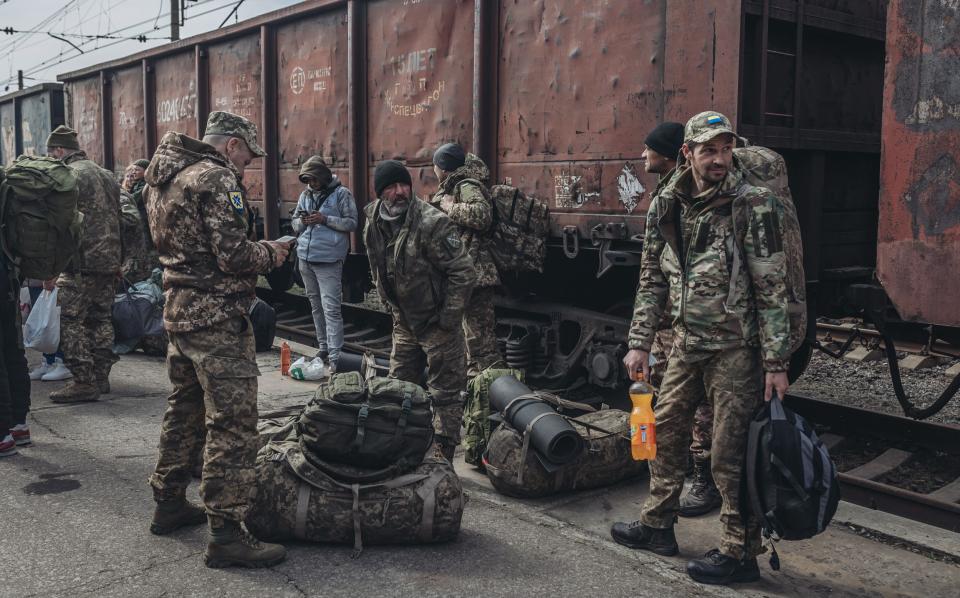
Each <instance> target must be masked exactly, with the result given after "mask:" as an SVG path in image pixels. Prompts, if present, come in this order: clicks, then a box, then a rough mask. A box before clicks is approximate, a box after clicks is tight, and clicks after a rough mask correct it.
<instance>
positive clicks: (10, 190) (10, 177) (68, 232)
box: [0, 156, 83, 280]
mask: <svg viewBox="0 0 960 598" xmlns="http://www.w3.org/2000/svg"><path fill="white" fill-rule="evenodd" d="M82 222H83V215H82V214H81V213H80V212H79V211H77V176H76V174H74V172H73V169H71V168H70V167H69V166H67V165H66V164H64V163H63V162H61V161H60V160H57V159H55V158H47V157H44V156H20V157H19V158H17V159H16V161H15V162H14V163H13V164H12V165H11V166H10V167H9V168H8V169H7V171H6V180H4V181H3V182H2V183H0V225H2V226H3V227H4V243H5V245H6V247H3V251H4V252H5V253H6V254H7V255H8V256H10V257H11V258H12V259H13V260H14V262H15V263H16V265H17V268H19V270H20V274H21V275H22V276H24V277H26V278H38V279H41V280H49V279H51V278H56V277H57V276H59V275H60V273H61V272H63V270H64V269H65V268H66V267H67V264H68V263H69V262H70V260H71V258H73V256H74V255H75V254H76V253H77V251H78V249H79V247H80V231H81V226H80V225H81V223H82Z"/></svg>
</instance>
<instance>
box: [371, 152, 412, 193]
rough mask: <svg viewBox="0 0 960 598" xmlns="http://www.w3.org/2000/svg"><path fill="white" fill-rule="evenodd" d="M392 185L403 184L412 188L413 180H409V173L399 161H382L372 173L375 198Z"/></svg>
mask: <svg viewBox="0 0 960 598" xmlns="http://www.w3.org/2000/svg"><path fill="white" fill-rule="evenodd" d="M394 183H405V184H407V185H410V186H411V187H412V186H413V179H411V178H410V171H409V170H407V167H406V166H404V165H403V162H401V161H400V160H384V161H383V162H381V163H379V164H377V168H376V169H375V170H374V171H373V188H374V189H375V190H376V192H377V197H380V194H381V193H383V190H384V189H386V188H387V187H389V186H390V185H392V184H394Z"/></svg>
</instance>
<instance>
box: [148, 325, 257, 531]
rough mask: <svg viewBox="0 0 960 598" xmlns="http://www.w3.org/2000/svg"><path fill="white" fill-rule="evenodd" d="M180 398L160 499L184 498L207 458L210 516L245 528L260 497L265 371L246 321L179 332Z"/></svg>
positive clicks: (176, 381)
mask: <svg viewBox="0 0 960 598" xmlns="http://www.w3.org/2000/svg"><path fill="white" fill-rule="evenodd" d="M169 334H170V346H169V347H168V349H167V372H168V373H169V375H170V382H171V383H172V384H173V394H171V395H170V396H169V397H168V398H167V403H168V406H167V411H166V413H164V415H163V424H162V426H161V428H160V447H159V448H160V458H159V459H158V461H157V467H156V470H155V471H154V473H153V475H152V476H150V485H151V486H152V487H153V490H154V498H156V499H157V500H166V499H170V498H175V497H179V496H183V494H184V492H185V491H186V489H187V485H188V484H189V483H190V477H191V476H190V471H191V467H192V465H193V463H194V462H195V461H196V460H197V458H198V456H199V454H200V452H201V451H203V476H202V477H201V481H200V496H201V497H202V499H203V504H204V507H206V511H207V513H208V514H210V515H216V516H219V517H223V518H225V519H230V520H232V521H243V519H244V518H245V517H246V515H247V511H248V510H249V505H250V501H251V500H252V497H253V493H254V492H255V490H256V485H257V479H256V473H255V470H254V461H255V460H256V456H257V449H258V448H259V445H258V442H257V376H259V375H260V370H259V369H258V368H257V361H256V353H255V350H254V342H253V327H252V325H251V324H250V320H249V319H248V318H247V317H246V316H241V317H235V318H231V319H230V320H227V321H226V322H221V323H219V324H217V325H216V326H213V327H210V328H204V329H202V330H196V331H192V332H171V333H169Z"/></svg>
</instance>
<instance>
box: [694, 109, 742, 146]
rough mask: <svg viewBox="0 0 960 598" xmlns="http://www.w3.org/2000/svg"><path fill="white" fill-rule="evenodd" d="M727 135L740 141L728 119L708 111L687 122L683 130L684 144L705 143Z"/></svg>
mask: <svg viewBox="0 0 960 598" xmlns="http://www.w3.org/2000/svg"><path fill="white" fill-rule="evenodd" d="M723 133H729V134H731V135H733V137H734V140H740V137H739V136H738V135H737V132H736V131H734V130H733V125H732V124H731V123H730V119H729V118H727V117H726V116H724V115H722V114H720V113H719V112H714V111H712V110H708V111H707V112H701V113H700V114H698V115H696V116H694V117H693V118H691V119H690V120H688V121H687V124H686V126H685V127H684V128H683V142H684V143H706V142H707V141H710V140H711V139H713V138H714V137H716V136H717V135H722V134H723Z"/></svg>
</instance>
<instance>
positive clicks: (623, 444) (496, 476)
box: [483, 409, 647, 498]
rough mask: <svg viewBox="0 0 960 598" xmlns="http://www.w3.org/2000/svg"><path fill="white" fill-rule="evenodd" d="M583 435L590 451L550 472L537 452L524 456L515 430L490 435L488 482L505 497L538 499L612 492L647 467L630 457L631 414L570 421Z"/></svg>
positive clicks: (605, 413) (614, 412)
mask: <svg viewBox="0 0 960 598" xmlns="http://www.w3.org/2000/svg"><path fill="white" fill-rule="evenodd" d="M569 421H570V423H571V424H573V426H574V428H577V429H578V431H579V432H580V436H581V437H583V440H584V443H585V444H586V450H584V451H581V453H580V455H579V456H578V457H577V458H576V459H574V460H573V461H572V462H571V463H568V464H566V465H564V466H562V467H560V468H559V469H556V470H554V471H547V469H546V468H545V467H544V466H543V463H542V462H541V461H540V459H539V458H538V457H537V455H536V453H535V451H526V454H524V450H523V436H522V434H520V432H518V431H516V430H515V429H513V428H512V427H511V426H510V425H509V424H506V423H504V424H502V425H500V427H498V428H497V429H496V430H494V432H493V434H491V435H490V442H489V443H488V444H487V451H486V454H485V455H484V457H483V464H484V466H485V467H486V471H487V478H488V479H489V480H490V483H491V484H492V485H493V487H494V489H495V490H496V491H497V492H499V493H500V494H505V495H507V496H516V497H518V498H536V497H540V496H548V495H550V494H556V493H557V492H563V491H565V490H584V489H587V488H599V487H601V486H608V485H610V484H614V483H616V482H619V481H621V480H626V479H628V478H631V477H635V476H638V475H641V474H642V473H643V472H644V471H645V470H646V468H647V462H646V461H634V459H633V456H632V455H631V453H630V414H629V413H627V412H626V411H621V410H619V409H604V410H602V411H595V412H592V413H586V414H584V415H581V416H579V417H574V418H570V419H569Z"/></svg>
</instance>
